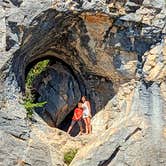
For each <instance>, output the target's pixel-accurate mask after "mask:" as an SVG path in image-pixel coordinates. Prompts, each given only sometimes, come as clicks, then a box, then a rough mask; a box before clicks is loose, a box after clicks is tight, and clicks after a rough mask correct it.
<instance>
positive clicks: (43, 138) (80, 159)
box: [0, 0, 166, 166]
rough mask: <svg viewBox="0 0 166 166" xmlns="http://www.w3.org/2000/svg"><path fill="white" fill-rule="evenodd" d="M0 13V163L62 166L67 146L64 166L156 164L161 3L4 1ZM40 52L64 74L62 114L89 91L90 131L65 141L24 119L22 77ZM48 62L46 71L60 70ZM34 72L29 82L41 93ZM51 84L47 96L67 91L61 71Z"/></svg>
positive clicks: (163, 57)
mask: <svg viewBox="0 0 166 166" xmlns="http://www.w3.org/2000/svg"><path fill="white" fill-rule="evenodd" d="M0 13H1V15H0V140H1V141H0V149H1V150H0V165H5V166H8V165H9V166H10V165H34V166H36V165H46V166H47V165H48V166H54V165H65V164H64V161H63V154H64V152H65V151H67V150H68V149H70V148H75V147H76V148H79V149H80V150H79V152H78V154H77V155H76V157H75V159H74V160H73V161H72V163H71V165H73V166H81V165H85V166H87V165H90V166H91V165H92V166H97V165H98V166H104V165H143V166H144V165H145V166H146V165H154V166H156V165H157V166H158V165H165V164H166V161H165V159H166V141H165V140H166V124H165V122H166V92H165V89H166V79H165V78H166V39H165V35H166V22H165V21H166V4H165V1H164V0H130V1H123V0H117V1H115V0H91V1H90V0H84V1H77V0H73V1H72V0H63V1H61V0H55V1H51V0H38V1H34V0H30V1H29V0H28V1H26V0H19V1H15V0H5V1H1V2H0ZM47 57H49V58H53V59H54V60H55V61H56V62H57V61H61V62H62V68H63V69H64V67H66V66H68V67H70V70H71V71H72V72H71V71H70V72H69V71H68V70H67V76H69V75H71V77H72V82H73V86H72V87H70V88H69V90H71V93H69V96H71V94H72V93H73V96H74V99H73V100H72V101H73V104H71V106H70V107H69V108H70V109H69V112H71V111H72V110H71V109H73V108H74V106H75V105H76V103H77V101H78V100H80V96H81V95H85V94H86V95H87V96H88V97H89V99H90V101H91V103H92V110H93V115H94V117H93V119H92V127H93V134H92V135H90V136H79V137H75V138H72V137H70V136H69V135H67V134H66V133H65V132H63V131H60V130H58V129H55V128H51V127H49V126H47V124H46V123H45V122H43V120H42V119H40V118H39V117H38V115H36V114H35V115H34V119H33V122H31V123H30V122H29V121H27V119H26V112H25V109H24V107H23V106H22V104H21V103H22V92H24V91H25V78H26V74H27V71H28V70H29V68H31V67H32V65H33V64H34V63H36V62H38V61H40V60H42V59H45V58H47ZM55 68H56V70H55V69H54V72H53V71H50V70H49V69H48V70H46V71H45V73H46V74H47V76H48V74H50V75H51V76H52V77H57V76H60V75H61V74H64V75H65V74H66V73H65V72H66V70H65V71H64V70H63V72H60V67H59V66H56V67H55ZM55 71H57V73H58V74H55ZM43 75H44V72H43V73H42V74H41V75H39V77H38V78H36V82H35V83H34V86H35V87H36V89H37V91H38V92H39V93H40V94H41V96H42V97H44V98H45V95H46V94H49V95H50V97H51V96H52V95H51V94H52V92H53V91H51V92H50V93H46V90H47V89H49V88H50V87H49V86H47V85H48V83H50V82H51V81H50V80H49V79H45V76H43ZM49 81H50V82H49ZM39 82H44V83H45V85H46V86H45V85H40V84H38V83H39ZM53 82H55V84H53V86H55V85H56V84H57V85H59V84H61V85H62V86H63V90H64V91H63V94H59V95H57V94H58V93H57V94H56V96H57V98H58V97H62V96H63V95H66V94H67V90H68V86H67V84H64V83H67V82H68V79H67V77H66V75H65V78H64V79H63V80H59V81H58V80H57V79H56V78H54V79H53V81H52V83H53ZM69 83H70V81H69ZM44 88H45V89H44ZM73 88H75V90H77V92H78V93H76V92H74V90H72V89H73ZM41 89H44V91H43V93H41ZM56 90H58V91H59V92H60V93H61V92H62V91H61V90H60V89H58V88H57V89H56ZM42 97H41V98H42ZM39 100H40V98H39ZM67 102H68V101H67ZM67 102H66V103H67ZM60 103H61V105H60V106H59V107H58V108H57V110H60V108H61V106H64V105H65V104H66V103H63V102H60ZM52 105H54V106H58V104H57V103H56V102H55V101H53V104H52ZM52 105H51V106H52ZM51 106H50V107H49V109H50V110H49V111H50V112H51V111H52V108H51ZM57 110H56V111H57ZM56 111H55V112H56ZM55 112H53V113H55ZM59 112H60V113H61V115H63V117H62V118H60V119H61V120H62V119H64V118H65V116H66V113H65V114H63V113H62V112H61V111H59ZM61 120H60V121H61Z"/></svg>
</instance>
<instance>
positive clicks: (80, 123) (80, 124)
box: [78, 120, 83, 135]
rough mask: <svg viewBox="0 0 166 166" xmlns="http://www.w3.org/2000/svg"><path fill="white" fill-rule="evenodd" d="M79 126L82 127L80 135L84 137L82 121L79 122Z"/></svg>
mask: <svg viewBox="0 0 166 166" xmlns="http://www.w3.org/2000/svg"><path fill="white" fill-rule="evenodd" d="M78 125H79V127H80V132H79V135H82V133H83V127H82V121H81V120H80V121H78Z"/></svg>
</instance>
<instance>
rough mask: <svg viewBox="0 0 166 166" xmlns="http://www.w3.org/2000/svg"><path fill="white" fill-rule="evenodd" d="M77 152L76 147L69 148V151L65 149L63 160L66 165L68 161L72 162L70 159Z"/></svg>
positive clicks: (68, 163)
mask: <svg viewBox="0 0 166 166" xmlns="http://www.w3.org/2000/svg"><path fill="white" fill-rule="evenodd" d="M77 152H78V149H70V150H69V151H67V152H66V153H65V154H64V162H65V163H66V164H67V165H70V163H71V162H72V160H73V159H74V157H75V155H76V153H77Z"/></svg>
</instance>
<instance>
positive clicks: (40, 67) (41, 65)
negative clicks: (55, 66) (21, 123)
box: [23, 60, 49, 119]
mask: <svg viewBox="0 0 166 166" xmlns="http://www.w3.org/2000/svg"><path fill="white" fill-rule="evenodd" d="M48 64H49V60H44V61H40V62H38V63H37V64H36V65H35V66H33V67H32V69H31V70H30V71H29V73H28V75H27V78H26V83H25V86H26V92H25V97H24V104H23V105H24V107H25V109H26V110H27V117H28V118H29V119H31V118H32V116H33V111H34V109H35V108H39V107H43V106H44V105H45V104H46V103H47V102H46V101H44V102H37V103H34V101H35V97H34V95H33V94H32V83H33V81H34V79H35V77H37V76H38V75H39V74H40V73H41V72H42V71H44V70H45V69H46V67H47V66H48Z"/></svg>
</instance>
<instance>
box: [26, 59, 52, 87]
mask: <svg viewBox="0 0 166 166" xmlns="http://www.w3.org/2000/svg"><path fill="white" fill-rule="evenodd" d="M48 64H49V60H44V61H40V62H38V63H37V64H36V65H35V66H34V67H33V68H32V69H31V70H30V71H29V73H28V75H27V78H26V88H31V87H32V83H33V80H34V79H35V77H36V76H38V75H39V74H40V73H41V72H42V71H44V70H45V68H46V67H47V66H48Z"/></svg>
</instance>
